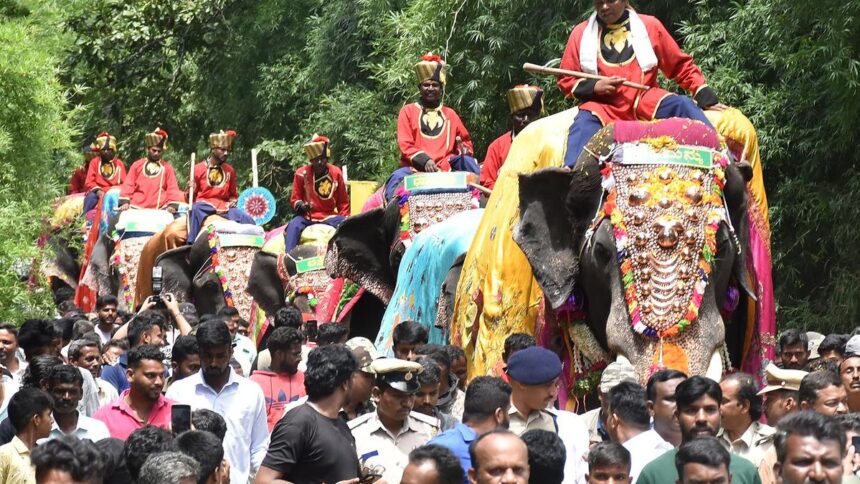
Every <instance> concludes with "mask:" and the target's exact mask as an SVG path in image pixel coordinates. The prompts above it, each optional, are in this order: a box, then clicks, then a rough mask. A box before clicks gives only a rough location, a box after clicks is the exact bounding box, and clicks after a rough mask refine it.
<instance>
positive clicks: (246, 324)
mask: <svg viewBox="0 0 860 484" xmlns="http://www.w3.org/2000/svg"><path fill="white" fill-rule="evenodd" d="M239 326H241V327H243V328H250V327H251V323H249V322H248V320H247V319H245V318H241V317H240V318H239Z"/></svg>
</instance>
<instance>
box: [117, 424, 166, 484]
mask: <svg viewBox="0 0 860 484" xmlns="http://www.w3.org/2000/svg"><path fill="white" fill-rule="evenodd" d="M174 449H175V446H174V444H173V435H172V434H171V433H170V432H169V431H168V430H167V429H163V428H161V427H156V426H154V425H147V426H145V427H141V428H139V429H137V430H135V431H134V432H132V433H131V435H129V436H128V439H126V441H125V446H124V447H123V455H124V456H125V465H126V466H127V467H128V473H129V474H131V478H132V479H133V480H135V481H136V480H137V478H138V477H139V476H140V468H141V467H143V463H144V462H146V459H147V458H148V457H149V456H150V455H152V454H157V453H159V452H168V451H171V450H174Z"/></svg>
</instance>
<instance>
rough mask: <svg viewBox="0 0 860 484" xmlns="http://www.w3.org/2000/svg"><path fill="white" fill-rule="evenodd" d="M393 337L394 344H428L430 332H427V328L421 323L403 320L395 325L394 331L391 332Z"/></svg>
mask: <svg viewBox="0 0 860 484" xmlns="http://www.w3.org/2000/svg"><path fill="white" fill-rule="evenodd" d="M391 338H392V340H393V341H394V346H397V345H399V344H400V343H406V344H410V345H420V344H427V341H428V340H429V338H430V334H429V333H428V332H427V328H425V327H424V326H422V325H421V323H418V322H415V321H402V322H401V323H400V324H398V325H397V326H395V327H394V331H392V332H391Z"/></svg>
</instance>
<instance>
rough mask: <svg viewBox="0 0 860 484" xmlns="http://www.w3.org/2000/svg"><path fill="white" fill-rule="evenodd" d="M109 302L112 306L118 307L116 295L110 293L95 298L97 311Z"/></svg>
mask: <svg viewBox="0 0 860 484" xmlns="http://www.w3.org/2000/svg"><path fill="white" fill-rule="evenodd" d="M111 304H112V305H114V306H117V308H118V307H119V299H117V298H116V296H113V295H110V294H107V295H105V296H99V297H98V298H97V299H96V311H98V310H99V309H101V308H103V307H105V306H108V305H111Z"/></svg>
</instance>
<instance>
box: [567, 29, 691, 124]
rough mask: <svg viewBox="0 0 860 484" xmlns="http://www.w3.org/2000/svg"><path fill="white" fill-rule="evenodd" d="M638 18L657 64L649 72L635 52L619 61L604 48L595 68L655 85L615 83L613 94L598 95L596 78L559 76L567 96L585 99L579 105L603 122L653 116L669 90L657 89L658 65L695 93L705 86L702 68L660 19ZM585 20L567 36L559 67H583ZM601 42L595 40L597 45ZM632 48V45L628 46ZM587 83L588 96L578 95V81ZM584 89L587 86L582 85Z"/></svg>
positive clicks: (603, 72) (601, 71) (578, 68)
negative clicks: (613, 60)
mask: <svg viewBox="0 0 860 484" xmlns="http://www.w3.org/2000/svg"><path fill="white" fill-rule="evenodd" d="M639 18H641V19H642V22H643V23H644V24H645V28H646V30H647V31H648V37H649V38H650V39H651V45H652V46H653V48H654V54H655V55H656V56H657V68H656V69H651V70H650V71H648V72H642V69H641V68H640V67H639V63H638V62H637V61H636V56H635V54H633V56H632V58H630V59H628V60H625V61H623V62H621V63H618V64H613V63H609V62H607V61H606V60H605V58H604V53H603V50H602V49H601V51H600V52H599V53H598V56H597V72H598V74H601V75H604V76H621V77H624V78H626V79H627V80H628V81H633V82H638V83H640V84H645V85H648V86H654V87H652V88H651V89H649V90H648V91H640V90H637V89H633V88H631V87H625V86H618V91H617V92H616V94H615V95H614V96H611V97H605V98H598V97H596V96H594V95H593V84H594V82H595V81H587V80H585V79H581V78H578V77H573V76H568V77H562V78H560V79H559V80H558V86H559V87H560V88H561V90H562V91H563V92H564V94H565V96H567V97H577V98H579V99H580V100H581V101H585V102H583V103H582V104H581V105H580V109H585V110H588V111H591V112H592V113H593V114H594V115H595V116H597V117H598V118H599V119H600V121H601V122H602V123H603V124H604V125H606V124H607V123H609V122H612V121H616V120H628V121H635V120H652V119H654V115H655V114H656V113H657V108H659V107H660V101H662V100H663V98H664V97H666V96H668V95H670V94H672V93H670V92H669V91H666V90H663V89H660V88H658V87H656V86H657V69H659V70H661V71H662V72H663V74H665V75H666V77H668V78H669V79H672V80H673V81H675V82H677V83H678V84H679V85H680V86H681V87H682V88H684V89H685V90H687V91H690V92H691V93H693V95H694V96H696V95H697V94H699V91H700V90H701V89H702V88H704V87H706V84H705V77H704V76H703V75H702V71H701V70H699V68H698V67H697V66H696V64H695V63H693V58H692V57H690V56H689V55H688V54H685V53H684V52H683V51H682V50H681V48H680V47H678V44H677V43H676V42H675V39H673V38H672V36H671V35H670V34H669V32H668V31H667V30H666V27H664V26H663V24H662V23H660V21H659V20H657V19H656V18H654V17H652V16H650V15H642V14H639ZM587 24H588V22H587V21H585V22H582V23H580V24H579V25H577V26H576V27H574V29H573V32H571V34H570V38H569V39H568V41H567V48H565V50H564V55H563V56H562V58H561V68H562V69H571V70H575V71H582V70H584V69H583V68H582V66H581V65H580V61H579V48H580V43H581V42H582V36H583V34H584V33H585V28H586V25H587ZM599 28H600V33H599V34H598V36H601V37H602V34H603V30H604V28H605V26H604V25H600V27H599ZM600 45H602V42H598V49H600ZM630 49H631V50H632V47H630ZM584 83H590V84H591V89H592V95H591V96H582V97H580V95H579V92H581V89H578V88H579V87H581V85H587V84H584ZM585 91H586V92H587V91H588V89H585Z"/></svg>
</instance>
